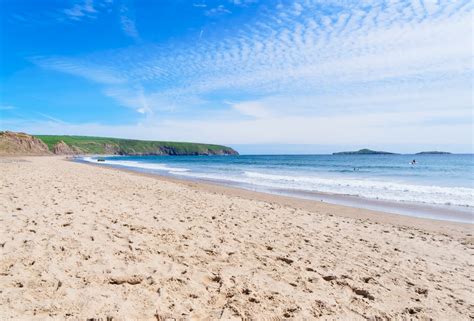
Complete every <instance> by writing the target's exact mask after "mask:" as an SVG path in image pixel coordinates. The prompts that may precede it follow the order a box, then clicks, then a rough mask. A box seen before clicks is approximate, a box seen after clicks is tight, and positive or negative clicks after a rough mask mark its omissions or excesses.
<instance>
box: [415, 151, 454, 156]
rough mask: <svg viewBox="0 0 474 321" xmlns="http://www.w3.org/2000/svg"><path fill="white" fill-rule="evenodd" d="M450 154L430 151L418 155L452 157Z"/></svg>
mask: <svg viewBox="0 0 474 321" xmlns="http://www.w3.org/2000/svg"><path fill="white" fill-rule="evenodd" d="M450 154H451V153H450V152H440V151H436V150H435V151H428V152H419V153H416V155H450Z"/></svg>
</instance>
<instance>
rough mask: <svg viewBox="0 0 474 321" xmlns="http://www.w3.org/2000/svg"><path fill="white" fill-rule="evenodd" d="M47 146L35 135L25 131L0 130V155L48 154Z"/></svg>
mask: <svg viewBox="0 0 474 321" xmlns="http://www.w3.org/2000/svg"><path fill="white" fill-rule="evenodd" d="M48 154H51V152H50V151H49V149H48V146H47V145H46V144H45V143H43V141H41V140H39V139H38V138H36V137H33V136H31V135H28V134H25V133H14V132H9V131H4V132H3V131H0V155H2V156H10V155H11V156H14V155H48Z"/></svg>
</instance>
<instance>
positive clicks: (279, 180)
mask: <svg viewBox="0 0 474 321" xmlns="http://www.w3.org/2000/svg"><path fill="white" fill-rule="evenodd" d="M413 159H416V162H417V164H416V165H414V166H413V165H411V161H412V160H413ZM82 160H83V161H89V162H95V163H97V161H96V158H93V157H84V158H83V159H82ZM105 160H106V161H105V162H101V163H98V164H104V165H111V166H117V167H125V168H128V169H134V170H138V171H144V172H149V173H157V174H162V175H163V174H164V175H171V176H175V177H179V178H189V179H200V180H211V181H216V182H222V183H225V184H230V185H236V186H240V187H244V188H250V189H254V190H265V191H272V190H275V191H276V190H279V191H282V190H286V191H289V192H291V194H295V193H296V194H297V193H298V192H302V193H312V192H317V193H328V194H336V195H350V196H354V197H359V198H362V199H367V200H382V201H389V202H397V203H403V204H428V205H430V206H443V207H444V208H446V207H449V208H463V209H464V210H466V209H468V210H470V209H471V208H473V207H474V155H471V154H470V155H241V156H137V157H135V156H111V157H106V158H105Z"/></svg>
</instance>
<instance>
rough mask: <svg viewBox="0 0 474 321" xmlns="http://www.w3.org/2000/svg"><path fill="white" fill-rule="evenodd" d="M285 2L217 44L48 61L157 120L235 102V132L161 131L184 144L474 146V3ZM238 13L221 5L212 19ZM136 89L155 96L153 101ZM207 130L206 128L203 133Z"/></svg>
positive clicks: (230, 128) (180, 127) (194, 123)
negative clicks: (157, 114) (473, 140)
mask: <svg viewBox="0 0 474 321" xmlns="http://www.w3.org/2000/svg"><path fill="white" fill-rule="evenodd" d="M242 3H243V2H238V3H237V2H236V3H234V4H235V5H240V4H242ZM285 3H286V4H282V3H280V4H278V5H276V6H275V8H273V9H268V10H262V11H261V12H263V13H261V15H260V16H259V17H258V19H255V20H254V22H252V23H250V24H249V25H246V26H242V25H239V26H236V27H234V28H232V27H229V26H226V27H228V28H230V30H229V31H227V32H222V33H219V32H217V33H215V36H214V38H212V36H211V35H209V36H208V35H207V33H206V37H205V38H206V39H201V41H199V42H197V43H189V42H186V43H179V42H173V43H169V44H162V45H159V46H157V45H147V46H137V47H133V46H132V47H130V48H127V49H124V50H121V51H118V52H114V53H111V52H103V53H97V54H95V55H92V56H88V57H84V58H82V59H79V58H77V59H74V60H71V59H68V58H54V59H50V60H48V59H42V60H38V61H39V62H40V64H41V65H43V66H46V67H49V68H52V69H55V70H60V71H63V72H67V73H70V74H75V75H78V76H81V77H85V78H87V79H91V80H94V81H97V82H99V83H101V84H103V85H104V86H105V87H106V88H105V89H104V92H106V94H107V95H109V96H110V97H113V98H114V99H116V100H117V101H118V102H119V103H120V104H121V105H124V106H127V107H129V108H134V109H135V110H137V111H138V112H142V113H146V114H147V115H149V114H151V113H152V112H153V111H158V110H159V111H173V110H175V109H176V108H182V107H186V108H196V109H199V108H201V107H202V106H205V107H209V105H206V100H207V98H208V97H213V96H217V97H220V98H221V100H222V101H229V100H230V101H233V102H234V103H233V104H231V106H229V105H226V104H225V103H221V106H225V107H226V108H227V110H228V111H229V112H230V113H232V115H233V116H238V117H240V118H238V119H236V120H234V121H227V122H224V123H222V122H217V121H215V120H213V118H212V115H207V116H208V117H207V118H209V120H208V122H203V121H199V120H195V119H191V118H189V119H186V120H181V121H178V120H173V121H171V120H169V122H168V123H163V122H161V123H160V128H163V130H162V131H160V133H166V134H167V135H170V138H172V137H176V138H179V137H177V136H176V134H173V130H175V131H177V132H179V133H180V135H181V133H185V134H187V135H195V133H196V132H199V135H201V136H202V139H203V140H206V139H207V138H209V139H210V138H212V137H214V138H215V137H219V138H222V139H224V138H225V139H227V140H228V141H230V142H233V143H242V142H251V139H255V137H258V138H259V139H261V141H262V142H293V143H297V142H299V143H303V142H307V143H318V142H321V141H322V140H330V141H331V142H336V141H338V142H343V140H344V139H346V140H352V141H355V140H359V141H364V140H366V141H367V140H383V139H386V140H387V141H393V142H394V141H396V140H397V139H398V140H399V141H403V140H409V139H411V140H413V139H415V140H418V141H419V142H427V141H430V140H431V141H433V140H435V139H440V140H442V141H445V142H447V141H449V140H451V141H454V140H456V141H459V140H460V141H463V142H464V143H469V138H468V137H470V136H468V135H467V134H470V131H469V125H468V124H466V123H465V122H463V121H462V120H463V119H464V120H465V119H468V120H471V123H472V113H471V112H470V110H469V108H472V100H471V92H472V88H471V87H472V71H473V69H472V45H473V39H472V32H471V28H472V9H473V4H472V3H471V2H469V1H455V2H450V1H436V2H435V1H391V2H390V3H387V4H384V5H382V4H381V3H378V2H375V3H374V2H370V1H365V2H364V1H354V2H351V1H338V0H334V1H330V0H328V1H326V0H324V1H323V0H320V1H318V0H305V1H289V2H285ZM228 11H229V10H228V9H226V8H225V7H224V6H222V5H221V6H218V7H215V8H212V9H209V10H208V14H211V15H215V14H225V13H229V12H228ZM217 27H219V26H217ZM223 29H225V28H223ZM137 84H140V85H143V86H145V87H146V88H147V90H146V93H145V92H144V91H142V92H141V94H142V98H143V99H140V97H141V96H140V90H137V89H136V88H138V87H137ZM256 96H257V97H259V98H258V99H255V98H248V97H256ZM235 97H240V98H239V99H236V98H235ZM144 101H146V103H144ZM213 103H214V104H217V105H218V103H215V102H213ZM208 109H209V108H207V110H208ZM443 110H445V111H446V112H443ZM451 111H452V114H451ZM358 113H359V114H361V113H365V114H369V115H368V116H367V115H360V116H359V115H357V114H358ZM441 115H442V117H441ZM166 117H167V115H166V114H162V119H163V118H164V119H166ZM170 117H171V116H170ZM249 117H250V118H252V119H249ZM397 117H398V118H397ZM395 119H396V120H397V121H396V124H395V123H394V122H393V121H394V120H395ZM443 119H445V120H446V121H445V122H444V123H443ZM459 120H461V121H459ZM391 121H392V122H391ZM403 121H406V124H405V125H403V124H401V125H400V124H399V123H400V122H403ZM427 122H428V123H429V124H427ZM456 122H457V123H456ZM377 124H383V125H384V126H382V127H381V126H379V125H377ZM187 126H189V127H187ZM200 126H202V127H203V128H205V129H204V130H200V129H199V130H198V128H200ZM224 127H225V128H224ZM187 128H191V130H188V129H187ZM242 128H245V130H244V131H242ZM165 129H167V130H169V131H165ZM342 129H344V130H342ZM324 130H326V131H327V134H324ZM351 131H352V132H354V133H353V134H351ZM220 133H224V134H222V135H221V134H220ZM441 134H442V135H441ZM471 134H472V133H471ZM173 135H175V136H173ZM183 135H184V134H183ZM462 135H464V136H462ZM188 137H189V136H188ZM181 138H183V139H186V137H185V136H182V137H181Z"/></svg>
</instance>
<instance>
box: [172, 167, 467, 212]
mask: <svg viewBox="0 0 474 321" xmlns="http://www.w3.org/2000/svg"><path fill="white" fill-rule="evenodd" d="M171 174H176V175H182V176H187V177H194V178H200V179H209V180H216V181H227V182H235V183H241V184H249V185H253V186H256V187H259V186H260V187H266V188H278V189H289V190H296V191H304V192H322V193H330V194H343V195H351V196H358V197H363V198H367V199H378V200H386V201H396V202H416V203H425V204H433V205H453V206H463V207H474V189H472V188H467V187H441V186H426V185H411V184H400V183H391V182H386V181H377V180H360V179H343V178H321V177H315V176H293V175H277V174H268V173H260V172H252V171H244V172H243V173H241V174H240V175H236V174H234V175H221V174H219V173H212V174H211V173H195V172H186V173H178V172H176V173H171Z"/></svg>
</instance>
